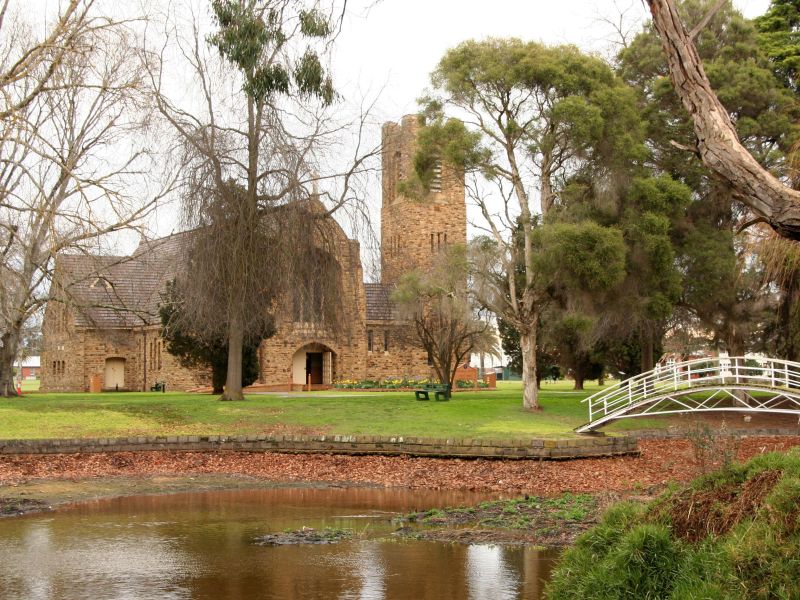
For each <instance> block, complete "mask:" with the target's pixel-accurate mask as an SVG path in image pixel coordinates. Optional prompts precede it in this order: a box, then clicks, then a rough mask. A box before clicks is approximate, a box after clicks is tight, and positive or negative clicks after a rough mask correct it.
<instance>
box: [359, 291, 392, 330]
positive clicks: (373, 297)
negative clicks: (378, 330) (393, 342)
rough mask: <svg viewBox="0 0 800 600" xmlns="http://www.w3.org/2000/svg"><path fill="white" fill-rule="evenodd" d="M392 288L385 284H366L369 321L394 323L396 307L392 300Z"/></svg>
mask: <svg viewBox="0 0 800 600" xmlns="http://www.w3.org/2000/svg"><path fill="white" fill-rule="evenodd" d="M391 291H392V286H390V285H386V284H383V283H365V284H364V294H365V296H366V300H367V321H392V320H394V319H395V318H396V315H395V312H396V311H395V307H394V304H393V303H392V301H391V299H390V294H391Z"/></svg>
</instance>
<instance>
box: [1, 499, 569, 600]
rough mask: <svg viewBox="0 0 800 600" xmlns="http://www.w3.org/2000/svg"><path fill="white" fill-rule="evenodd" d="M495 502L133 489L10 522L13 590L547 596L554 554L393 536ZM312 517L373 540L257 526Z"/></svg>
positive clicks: (30, 593)
mask: <svg viewBox="0 0 800 600" xmlns="http://www.w3.org/2000/svg"><path fill="white" fill-rule="evenodd" d="M483 499H485V497H483V496H477V495H474V494H473V495H470V494H463V493H439V492H419V491H415V492H409V491H394V490H391V491H389V490H373V489H341V490H337V489H333V490H314V489H276V490H250V491H229V492H206V493H194V494H175V495H167V496H140V497H131V498H119V499H114V500H107V501H97V502H92V503H87V504H82V505H78V506H76V507H73V508H71V509H68V510H64V511H60V512H58V513H55V514H49V515H32V516H29V517H24V518H19V519H8V520H3V521H0V598H3V600H17V599H19V600H22V599H25V600H28V599H31V600H45V599H46V600H51V599H53V600H55V599H58V600H72V599H76V600H77V599H81V600H83V599H85V598H115V599H116V598H120V599H128V598H130V599H137V600H147V599H150V598H153V599H156V598H158V599H183V598H198V599H205V598H208V599H211V598H214V599H219V598H223V599H229V600H240V599H241V600H244V599H248V600H250V599H258V598H265V599H266V598H281V599H288V598H299V599H303V598H340V599H356V598H358V599H375V600H383V599H387V600H388V599H392V600H395V599H397V600H402V599H421V598H435V599H437V600H439V599H441V600H447V599H451V598H452V599H459V600H460V599H463V598H471V599H482V598H492V599H495V598H496V599H500V598H527V599H538V598H540V597H541V587H542V584H543V581H544V580H545V579H546V578H547V576H548V575H549V571H550V568H551V566H552V562H553V559H554V556H555V554H554V553H553V552H543V551H540V550H537V549H535V548H528V547H500V546H486V545H472V546H464V545H458V544H442V543H435V542H422V541H409V540H400V539H396V538H393V537H392V536H391V532H392V531H393V530H394V526H393V525H392V524H391V522H390V517H391V514H392V513H398V512H400V513H402V512H408V511H410V510H414V509H421V508H424V507H434V506H452V505H459V504H470V503H475V502H478V501H480V500H483ZM303 526H306V527H315V528H322V527H338V528H345V529H351V530H355V531H357V532H358V533H359V535H358V536H357V537H356V538H354V539H352V540H349V541H347V542H344V543H341V544H334V545H318V546H309V545H304V546H280V547H262V546H255V545H253V544H252V540H253V538H254V537H255V536H257V535H262V534H264V533H268V532H276V531H283V530H285V529H299V528H301V527H303Z"/></svg>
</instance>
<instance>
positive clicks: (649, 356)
mask: <svg viewBox="0 0 800 600" xmlns="http://www.w3.org/2000/svg"><path fill="white" fill-rule="evenodd" d="M639 344H640V345H641V349H642V362H641V367H642V373H646V372H647V371H652V370H653V369H654V368H655V366H656V363H655V357H654V356H653V345H654V342H653V331H652V330H651V329H650V327H649V326H645V327H644V328H642V331H641V332H640V334H639Z"/></svg>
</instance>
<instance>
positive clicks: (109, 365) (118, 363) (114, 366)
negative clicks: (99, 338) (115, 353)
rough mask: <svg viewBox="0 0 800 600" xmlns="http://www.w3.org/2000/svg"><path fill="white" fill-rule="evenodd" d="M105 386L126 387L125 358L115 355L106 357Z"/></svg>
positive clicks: (113, 387) (115, 388)
mask: <svg viewBox="0 0 800 600" xmlns="http://www.w3.org/2000/svg"><path fill="white" fill-rule="evenodd" d="M103 387H104V388H105V389H107V390H121V389H124V388H125V359H124V358H119V357H114V358H107V359H106V369H105V376H104V377H103Z"/></svg>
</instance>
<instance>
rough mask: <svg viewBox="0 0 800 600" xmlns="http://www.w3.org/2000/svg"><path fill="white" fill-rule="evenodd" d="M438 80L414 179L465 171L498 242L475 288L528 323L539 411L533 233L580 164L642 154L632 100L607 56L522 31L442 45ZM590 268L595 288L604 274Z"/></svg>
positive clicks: (508, 315)
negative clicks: (439, 170) (518, 35)
mask: <svg viewBox="0 0 800 600" xmlns="http://www.w3.org/2000/svg"><path fill="white" fill-rule="evenodd" d="M431 81H432V84H433V91H432V92H431V93H430V94H429V96H428V97H427V98H425V99H423V101H422V104H423V109H424V111H423V112H424V115H425V117H426V120H427V127H426V129H425V130H424V131H423V134H422V138H421V142H420V151H419V154H418V156H417V160H416V173H415V175H414V176H413V177H412V178H411V179H412V181H410V182H409V187H410V188H411V189H413V187H414V185H422V186H424V185H425V184H426V181H427V180H428V179H429V175H428V173H430V171H431V169H432V167H433V165H435V163H436V161H437V160H448V161H451V162H453V163H455V164H458V165H461V166H463V167H464V168H465V169H466V171H467V173H468V176H469V178H470V180H469V184H468V186H467V189H468V193H469V196H470V199H471V201H472V202H474V203H475V204H476V205H477V206H478V208H479V210H480V212H481V215H482V219H481V223H480V224H479V226H480V227H482V228H483V229H484V231H485V233H486V235H487V236H488V237H489V238H491V240H492V241H493V245H492V246H487V248H488V249H489V250H490V251H488V252H487V254H486V256H484V257H483V259H481V261H480V268H479V269H478V270H477V272H476V274H475V290H476V294H477V297H478V298H479V299H480V301H481V302H482V303H483V304H484V305H485V306H486V307H487V308H489V309H490V310H492V311H493V312H494V313H495V314H497V315H498V316H499V317H500V318H502V319H504V320H505V321H506V322H507V323H508V324H510V325H512V326H513V327H514V328H515V329H516V330H517V331H518V332H519V334H520V345H521V350H522V362H523V368H522V376H523V382H524V392H523V404H524V406H525V408H527V409H536V408H538V394H537V387H536V381H537V376H536V345H537V327H538V322H539V316H540V313H541V309H542V306H543V305H544V303H546V301H547V298H546V288H547V284H546V283H545V282H544V278H543V277H541V276H540V273H539V270H538V269H539V265H538V262H537V256H536V254H537V250H536V248H535V241H534V237H535V231H536V230H537V229H538V228H539V226H540V225H541V224H542V222H543V220H544V221H546V219H547V216H548V214H549V213H550V212H551V211H552V209H553V207H554V206H556V205H558V203H559V196H560V191H561V185H562V183H563V181H564V179H565V178H566V177H567V176H568V175H569V174H570V173H571V172H572V171H574V170H575V169H576V168H577V167H578V166H579V165H580V164H581V163H582V162H583V161H585V160H587V159H588V158H590V157H595V156H600V155H602V156H604V157H605V159H606V164H607V166H608V167H609V168H610V167H612V166H613V165H614V164H616V163H618V162H623V163H624V162H626V161H629V160H637V159H640V158H642V156H643V154H644V150H643V147H642V145H641V143H640V141H641V135H640V134H641V125H640V122H639V118H638V115H637V113H636V109H635V103H634V99H635V98H634V95H633V93H632V92H631V91H630V90H629V89H628V88H627V87H626V86H625V85H624V83H623V82H622V81H621V80H620V79H619V78H617V77H616V76H615V75H614V73H613V72H612V70H611V69H610V68H609V66H608V65H607V64H606V63H604V62H603V61H602V60H600V59H598V58H595V57H591V56H587V55H585V54H583V53H581V52H580V51H579V50H578V49H577V48H574V47H572V46H557V47H548V46H544V45H542V44H538V43H535V42H523V41H520V40H517V39H489V40H486V41H481V42H477V41H467V42H464V43H462V44H460V45H459V46H457V47H456V48H453V49H452V50H449V51H448V52H447V53H446V54H445V56H444V57H443V58H442V59H441V61H440V62H439V64H438V66H437V68H436V70H435V71H434V72H433V74H432V76H431ZM574 227H578V228H580V225H575V226H574ZM587 239H590V238H587ZM594 241H595V242H598V243H600V241H601V240H599V239H598V238H594ZM584 273H585V276H586V277H587V279H586V280H585V281H584V283H586V284H588V285H590V286H591V284H592V280H593V278H594V276H595V274H594V273H588V272H586V271H584Z"/></svg>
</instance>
